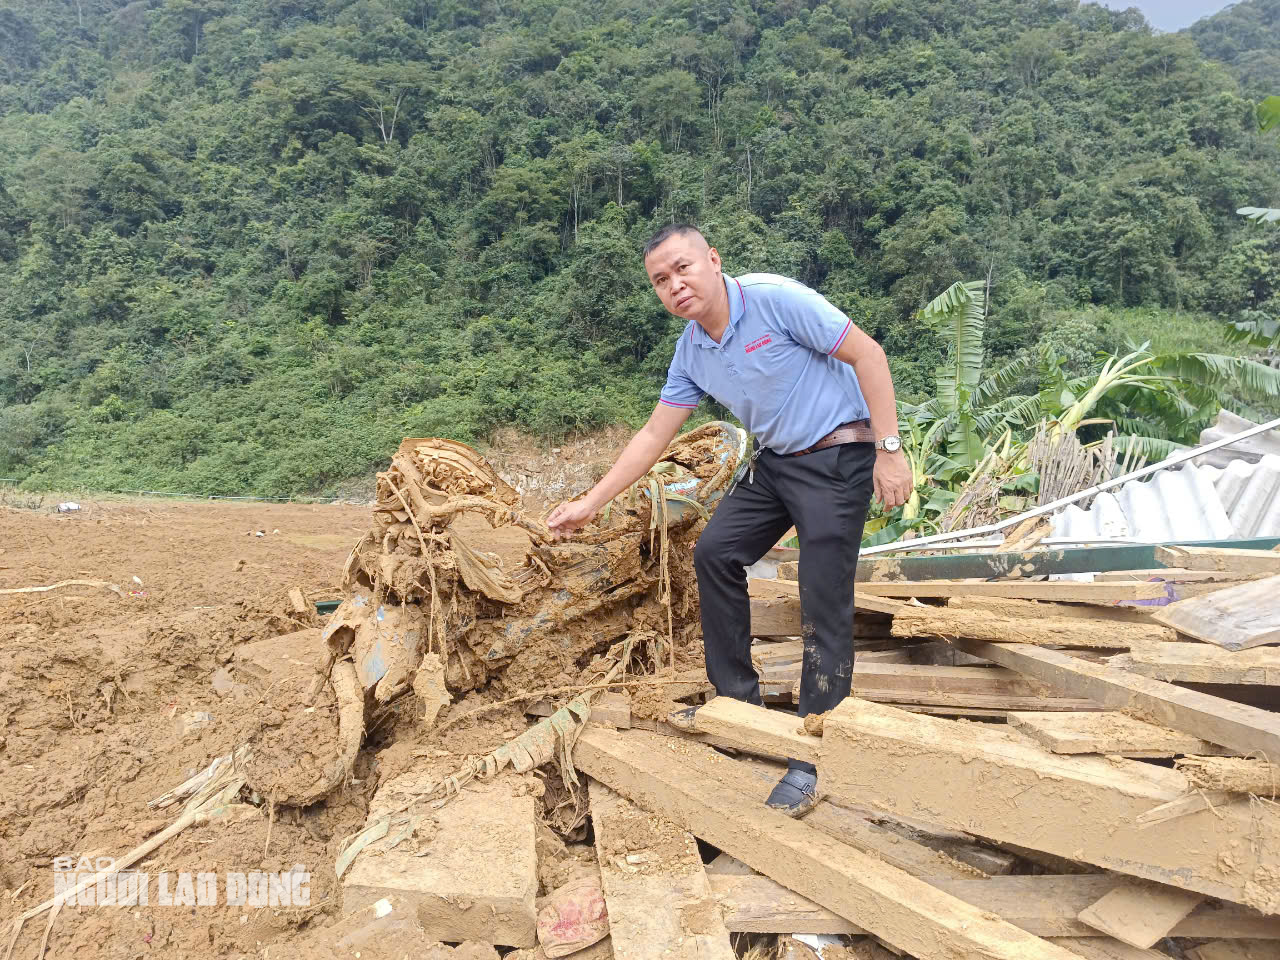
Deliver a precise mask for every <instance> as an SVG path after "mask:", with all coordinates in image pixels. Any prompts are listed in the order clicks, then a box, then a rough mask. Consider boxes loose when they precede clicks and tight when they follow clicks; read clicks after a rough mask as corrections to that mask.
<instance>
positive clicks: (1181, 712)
mask: <svg viewBox="0 0 1280 960" xmlns="http://www.w3.org/2000/svg"><path fill="white" fill-rule="evenodd" d="M953 642H954V643H955V644H956V645H957V646H959V647H960V649H962V650H964V651H965V652H966V653H971V654H973V655H974V656H975V657H982V658H983V659H984V660H991V661H992V662H994V663H998V664H1000V665H1002V666H1005V667H1009V668H1010V669H1011V670H1017V671H1018V672H1019V673H1024V674H1026V675H1028V676H1032V677H1036V678H1037V679H1039V680H1043V681H1044V682H1045V683H1047V684H1049V685H1050V686H1051V687H1053V688H1054V689H1056V690H1057V691H1058V692H1059V693H1061V694H1064V695H1066V696H1073V697H1088V698H1089V699H1091V700H1096V701H1097V702H1098V703H1100V704H1102V705H1103V706H1104V707H1106V708H1107V709H1109V710H1119V711H1121V712H1122V713H1127V714H1129V715H1130V716H1135V717H1137V718H1138V719H1140V720H1147V721H1149V722H1156V723H1160V724H1163V725H1164V726H1166V727H1172V728H1173V729H1175V730H1181V731H1183V732H1184V733H1189V734H1191V735H1193V736H1196V737H1200V738H1201V739H1202V740H1208V741H1210V742H1211V743H1220V744H1222V745H1223V746H1225V747H1232V748H1234V749H1236V750H1238V751H1240V752H1241V753H1248V752H1250V751H1251V750H1261V751H1262V752H1263V754H1265V755H1266V756H1268V757H1280V714H1275V713H1272V712H1270V711H1268V710H1261V709H1259V708H1258V707H1250V706H1246V705H1245V704H1242V703H1233V702H1231V701H1230V700H1223V699H1221V698H1219V697H1213V696H1210V695H1209V694H1207V693H1201V692H1199V691H1198V690H1188V689H1186V688H1185V687H1177V686H1174V685H1173V684H1171V683H1164V682H1163V681H1160V680H1152V679H1151V678H1150V677H1143V676H1138V675H1137V674H1133V673H1128V672H1126V671H1124V670H1119V669H1116V668H1114V667H1108V666H1104V665H1101V664H1096V663H1089V662H1088V661H1086V660H1080V659H1077V658H1076V657H1070V656H1067V655H1066V654H1065V653H1062V652H1060V651H1058V650H1045V649H1043V648H1041V647H1032V646H1028V645H1026V644H1019V643H985V642H983V641H981V640H965V639H959V640H955V641H953ZM1157 879H1158V878H1157Z"/></svg>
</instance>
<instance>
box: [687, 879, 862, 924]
mask: <svg viewBox="0 0 1280 960" xmlns="http://www.w3.org/2000/svg"><path fill="white" fill-rule="evenodd" d="M707 879H708V880H709V881H710V882H711V890H712V892H713V893H714V894H715V897H716V900H717V902H718V903H719V904H720V911H721V914H722V916H723V917H724V925H725V927H726V928H727V929H728V930H729V932H730V933H829V934H838V933H843V934H847V935H849V936H855V937H856V936H859V935H860V934H864V933H866V931H865V930H863V929H862V928H861V927H860V926H858V925H857V924H856V923H850V922H849V921H848V920H846V919H845V918H844V917H841V916H838V915H837V914H834V913H832V912H831V911H830V910H828V909H827V908H826V907H821V906H819V905H818V904H816V903H814V902H813V901H812V900H808V899H806V898H804V897H802V896H800V894H798V893H793V892H792V891H790V890H788V889H787V888H786V887H784V886H783V885H782V884H780V883H778V882H776V881H774V880H770V879H769V878H768V877H764V876H760V875H759V874H757V873H754V872H753V873H751V874H750V875H744V874H724V873H711V872H708V873H707Z"/></svg>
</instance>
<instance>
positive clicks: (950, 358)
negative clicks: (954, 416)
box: [920, 280, 987, 411]
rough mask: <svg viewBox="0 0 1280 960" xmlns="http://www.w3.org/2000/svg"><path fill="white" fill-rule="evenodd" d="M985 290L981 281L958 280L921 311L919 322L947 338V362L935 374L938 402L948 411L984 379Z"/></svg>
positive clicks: (957, 407) (958, 405) (954, 409)
mask: <svg viewBox="0 0 1280 960" xmlns="http://www.w3.org/2000/svg"><path fill="white" fill-rule="evenodd" d="M986 314H987V296H986V287H985V285H984V283H983V281H981V280H970V281H968V282H960V281H957V282H956V283H953V284H952V285H951V286H949V287H948V288H947V289H946V290H944V291H943V292H942V293H940V294H938V296H936V297H935V298H934V299H933V300H931V301H930V302H929V303H928V305H927V306H926V307H925V308H924V309H923V310H921V311H920V319H921V320H922V321H923V322H924V323H926V324H928V325H929V326H930V327H932V328H933V329H934V330H937V331H938V332H939V333H941V334H942V335H943V336H944V337H945V338H946V339H947V347H948V350H947V360H946V362H945V363H943V365H942V366H940V367H938V369H937V372H936V375H935V376H936V383H937V393H936V396H937V399H938V400H939V402H940V403H941V404H942V406H943V408H944V409H946V410H948V411H959V410H960V409H961V404H962V400H965V399H968V396H969V395H970V394H972V393H973V391H974V390H975V389H976V388H977V386H978V382H979V381H980V380H981V378H982V334H983V327H984V325H985V322H986Z"/></svg>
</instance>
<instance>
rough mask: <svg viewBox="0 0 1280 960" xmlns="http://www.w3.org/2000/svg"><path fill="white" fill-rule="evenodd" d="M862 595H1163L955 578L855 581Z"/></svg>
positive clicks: (1148, 589) (1136, 587)
mask: <svg viewBox="0 0 1280 960" xmlns="http://www.w3.org/2000/svg"><path fill="white" fill-rule="evenodd" d="M857 595H859V596H863V597H892V598H907V597H934V598H939V597H941V598H946V597H1005V598H1009V599H1014V600H1054V601H1059V602H1061V601H1072V602H1075V603H1081V602H1084V603H1115V602H1117V601H1120V600H1154V599H1156V598H1158V597H1163V596H1165V591H1164V585H1163V584H1159V583H1079V582H1077V581H1075V580H1052V581H1044V582H1033V583H1026V582H1023V581H1020V580H993V581H972V582H971V581H955V580H921V581H917V582H915V583H892V582H889V581H884V580H881V581H868V582H867V583H859V584H858V589H857Z"/></svg>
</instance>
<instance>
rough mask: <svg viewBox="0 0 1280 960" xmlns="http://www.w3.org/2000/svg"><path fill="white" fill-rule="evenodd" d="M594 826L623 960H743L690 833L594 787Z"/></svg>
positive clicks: (614, 935) (611, 927) (617, 951)
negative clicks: (732, 940)
mask: <svg viewBox="0 0 1280 960" xmlns="http://www.w3.org/2000/svg"><path fill="white" fill-rule="evenodd" d="M589 795H590V802H591V822H592V825H593V827H594V828H595V840H596V856H597V859H598V860H599V863H600V880H601V883H602V885H603V887H604V899H605V905H606V906H607V907H608V908H609V936H610V938H611V941H612V945H613V955H614V957H616V958H617V960H737V954H736V953H734V950H733V947H732V946H731V945H730V943H729V933H728V931H727V930H726V929H725V925H724V920H723V918H722V917H721V915H720V909H719V906H718V905H717V903H716V900H715V896H714V895H713V893H712V891H711V885H710V884H709V883H708V882H707V874H706V871H705V870H704V869H703V866H702V859H701V857H700V856H699V855H698V845H697V843H696V842H695V841H694V839H693V837H692V836H691V835H690V834H689V833H688V832H686V831H685V830H683V829H681V828H680V827H678V826H677V825H676V824H674V823H671V822H670V821H669V820H667V819H665V818H664V817H662V816H655V815H654V814H653V813H650V812H649V811H646V810H641V809H640V808H639V807H637V806H636V805H635V804H633V803H631V802H630V801H629V800H627V799H625V798H623V797H620V796H619V795H618V794H616V793H615V792H614V791H613V790H611V789H609V788H608V787H607V786H605V785H604V784H603V783H600V782H592V783H591V784H590V790H589Z"/></svg>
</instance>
